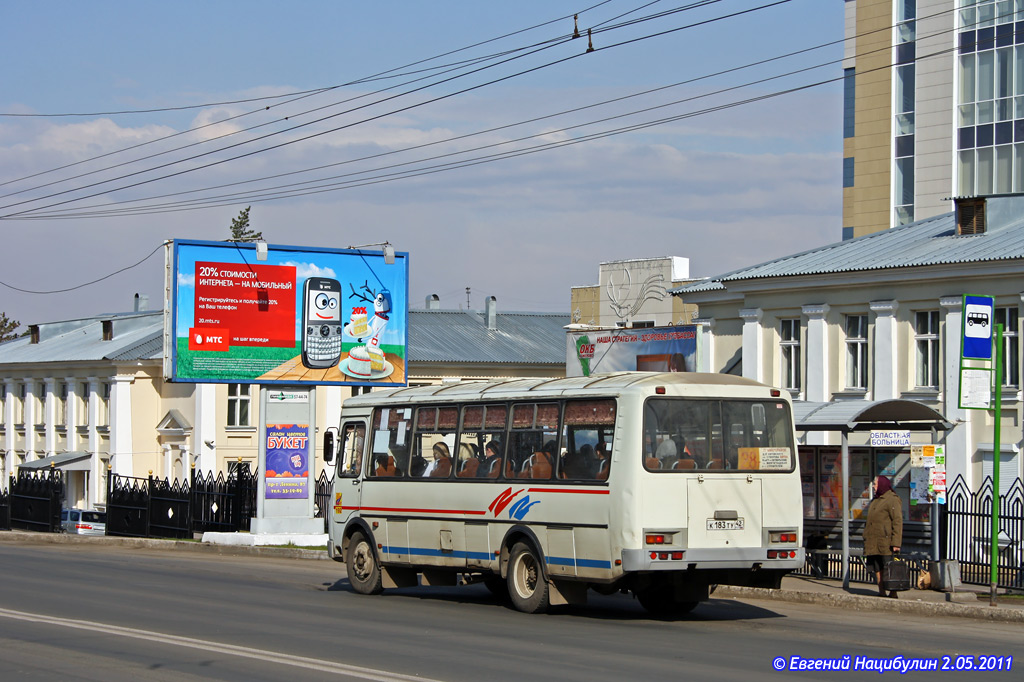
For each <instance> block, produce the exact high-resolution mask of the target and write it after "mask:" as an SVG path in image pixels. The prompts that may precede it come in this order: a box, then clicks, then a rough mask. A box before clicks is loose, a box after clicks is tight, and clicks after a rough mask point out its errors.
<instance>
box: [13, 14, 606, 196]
mask: <svg viewBox="0 0 1024 682" xmlns="http://www.w3.org/2000/svg"><path fill="white" fill-rule="evenodd" d="M609 2H611V0H602V2H598V3H596V4H594V5H591V6H589V7H587V8H585V9H583V10H579V11H578V12H577V13H576V14H583V13H585V12H589V11H591V10H594V9H596V8H598V7H600V6H602V5H605V4H608V3H609ZM569 16H572V15H566V16H562V17H558V18H556V19H551V20H549V21H546V22H543V23H540V24H536V25H534V26H530V27H527V28H523V29H519V30H516V31H512V32H510V33H506V34H503V35H500V36H496V37H494V38H489V39H487V40H482V41H479V42H477V43H473V44H472V45H467V46H465V47H461V48H457V49H454V50H449V51H448V52H444V53H441V54H439V55H434V56H432V57H427V58H424V59H420V60H417V61H414V62H410V63H409V64H406V65H403V66H399V67H394V68H391V69H388V70H386V71H381V72H378V73H376V74H373V75H371V76H364V77H362V78H358V79H355V80H352V81H348V82H347V83H341V84H338V85H332V86H326V87H323V88H318V89H315V90H307V91H301V92H296V93H288V94H285V95H279V96H275V97H293V99H290V100H288V101H286V102H280V103H278V104H275V105H271V106H266V107H263V108H261V109H254V110H252V111H248V112H244V113H241V114H237V115H234V116H228V117H227V118H222V119H219V120H216V121H212V122H210V123H206V124H202V125H199V126H194V127H192V128H189V129H188V130H184V131H180V132H177V133H173V134H170V135H166V136H164V137H160V138H156V139H153V140H147V141H146V142H140V143H138V144H134V145H130V146H128V147H124V148H121V149H117V150H114V151H111V152H107V153H104V154H100V155H97V156H94V157H91V158H89V159H82V160H80V161H75V162H73V163H69V164H65V165H63V166H58V167H56V168H52V169H49V170H45V171H40V172H38V173H33V174H32V175H27V176H24V177H21V178H16V179H13V180H7V181H4V182H0V187H3V186H5V185H9V184H12V183H16V182H21V181H23V180H28V179H31V178H35V177H39V176H42V175H47V174H49V173H53V172H57V171H60V170H65V169H67V168H71V167H73V166H78V165H82V164H86V163H90V162H92V161H97V160H99V159H103V158H107V157H110V156H113V155H116V154H120V153H124V152H126V151H131V150H133V149H139V148H141V147H145V146H148V145H151V144H156V143H157V142H163V141H166V140H169V139H172V138H175V137H179V136H182V135H187V134H189V133H192V132H197V131H199V130H203V129H206V128H209V127H213V126H216V125H220V124H222V123H227V122H231V121H235V120H238V119H240V118H243V117H246V116H250V115H253V114H257V113H260V112H264V111H268V110H270V109H271V108H273V107H279V106H283V105H285V104H291V103H293V102H297V101H300V100H302V99H306V98H308V97H311V96H313V95H316V94H320V93H323V92H328V91H332V90H336V89H339V88H342V87H348V86H351V85H358V84H361V83H366V82H371V81H375V80H380V79H384V78H396V77H400V76H402V75H409V74H408V73H402V70H403V69H407V68H410V67H412V66H418V65H420V64H425V63H427V62H430V61H433V60H435V59H441V58H443V57H447V56H450V55H452V54H457V53H459V52H464V51H466V50H470V49H473V48H475V47H479V46H481V45H486V44H488V43H491V42H496V41H498V40H504V39H505V38H509V37H512V36H515V35H518V34H520V33H526V32H528V31H532V30H536V29H538V28H542V27H544V26H547V25H550V24H553V23H557V22H559V21H564V20H565V19H567V18H568V17H569ZM497 54H499V55H500V54H503V53H497ZM487 58H489V56H488V55H484V56H482V57H478V58H475V59H474V60H463V62H461V63H463V64H464V63H466V62H467V61H468V62H473V61H479V60H484V59H487ZM458 64H460V63H459V62H457V63H456V65H458ZM449 66H452V65H450V64H449V65H438V66H437V67H431V69H423V70H419V71H415V72H412V73H414V74H415V73H421V72H423V71H429V70H434V71H436V70H439V69H445V68H448V67H449ZM396 71H397V72H398V73H394V72H396ZM417 80H418V79H417ZM410 82H415V81H410ZM394 87H400V86H394ZM389 89H390V88H389ZM368 94H372V93H368ZM364 96H366V95H364ZM240 101H246V100H240ZM347 101H351V98H350V99H348V100H342V102H341V103H345V102H347ZM224 104H229V103H216V104H204V105H196V106H201V107H209V106H221V105H224ZM327 106H331V105H327ZM181 108H191V107H176V108H174V109H175V110H177V109H181ZM322 108H326V107H319V108H317V109H312V110H310V111H318V110H320V109H322ZM150 111H160V110H159V109H157V110H150ZM305 113H309V112H300V113H299V114H295V115H304V114H305ZM60 115H65V114H60ZM82 115H85V114H82ZM93 115H104V114H93ZM287 119H288V117H284V118H282V119H277V120H275V121H270V122H267V123H264V124H261V125H259V126H253V127H252V128H247V129H243V130H241V131H234V132H232V133H229V134H225V135H221V136H216V137H214V138H210V139H207V140H202V141H200V142H198V143H196V144H206V143H209V142H212V141H214V140H216V139H222V138H223V137H227V136H229V135H233V134H237V133H241V132H246V131H248V130H253V129H256V128H258V127H263V126H266V125H273V124H274V123H280V122H281V121H282V120H287ZM191 146H194V145H185V146H183V147H180V148H178V149H172V150H167V151H165V152H161V153H160V154H164V153H169V152H172V151H179V150H181V149H187V148H189V147H191ZM160 154H154V155H152V156H150V157H142V158H140V159H133V160H132V161H129V162H126V163H135V162H138V161H144V160H147V159H148V158H153V156H158V155H160ZM121 165H125V164H118V165H117V166H114V168H117V167H120V166H121ZM103 170H108V169H99V170H97V171H92V173H95V172H102V171H103ZM92 173H85V174H81V175H77V176H73V177H71V178H64V179H62V180H59V181H55V182H52V183H47V184H46V185H39V186H36V187H29V188H25V189H22V190H19V191H18V192H14V193H12V194H5V195H0V198H4V197H8V196H13V195H15V194H20V193H23V192H27V191H33V190H35V189H40V188H42V187H49V186H51V185H53V184H58V183H60V182H67V181H69V180H73V179H77V178H80V177H84V176H85V175H89V174H92Z"/></svg>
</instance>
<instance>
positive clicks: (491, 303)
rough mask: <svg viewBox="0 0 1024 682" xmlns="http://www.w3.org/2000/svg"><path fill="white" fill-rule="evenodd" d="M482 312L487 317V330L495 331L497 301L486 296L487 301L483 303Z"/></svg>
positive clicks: (496, 324) (496, 326) (496, 325)
mask: <svg viewBox="0 0 1024 682" xmlns="http://www.w3.org/2000/svg"><path fill="white" fill-rule="evenodd" d="M484 311H485V313H486V315H485V316H486V317H487V328H488V329H497V328H498V299H496V298H494V297H493V296H488V297H487V300H486V301H484Z"/></svg>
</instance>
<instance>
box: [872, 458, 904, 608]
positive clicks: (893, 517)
mask: <svg viewBox="0 0 1024 682" xmlns="http://www.w3.org/2000/svg"><path fill="white" fill-rule="evenodd" d="M902 542H903V503H902V501H901V500H900V497H899V495H897V494H896V493H895V492H894V491H893V489H892V482H891V481H889V479H888V478H886V477H885V476H879V477H878V479H877V480H876V481H875V496H874V499H872V500H871V505H870V506H869V507H868V520H867V524H866V525H865V526H864V555H865V557H866V558H867V562H868V566H869V567H870V568H871V570H873V571H874V572H875V575H876V576H877V577H878V594H879V596H881V597H884V596H885V585H884V584H883V583H882V569H883V568H884V566H885V562H886V561H888V560H889V557H891V556H892V555H893V554H897V553H899V551H900V544H901V543H902ZM889 596H890V597H892V598H893V599H896V598H897V594H896V592H890V593H889Z"/></svg>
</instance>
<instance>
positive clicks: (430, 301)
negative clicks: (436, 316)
mask: <svg viewBox="0 0 1024 682" xmlns="http://www.w3.org/2000/svg"><path fill="white" fill-rule="evenodd" d="M440 309H441V299H440V298H438V297H437V294H431V295H430V296H427V310H440Z"/></svg>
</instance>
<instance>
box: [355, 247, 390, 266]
mask: <svg viewBox="0 0 1024 682" xmlns="http://www.w3.org/2000/svg"><path fill="white" fill-rule="evenodd" d="M368 246H379V247H381V251H382V252H383V253H384V263H385V264H387V265H394V264H395V247H393V246H391V242H373V243H372V244H363V245H361V246H350V247H348V248H350V249H365V248H366V247H368Z"/></svg>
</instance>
